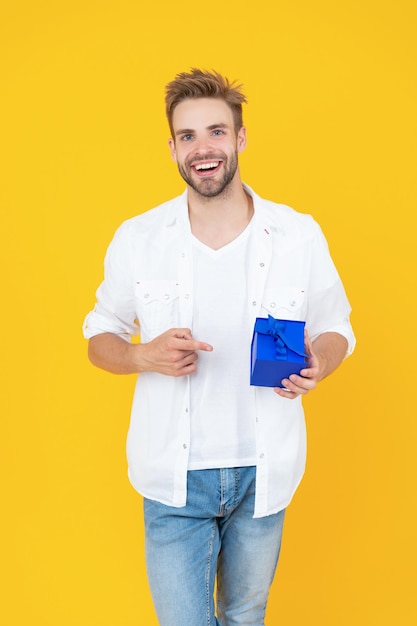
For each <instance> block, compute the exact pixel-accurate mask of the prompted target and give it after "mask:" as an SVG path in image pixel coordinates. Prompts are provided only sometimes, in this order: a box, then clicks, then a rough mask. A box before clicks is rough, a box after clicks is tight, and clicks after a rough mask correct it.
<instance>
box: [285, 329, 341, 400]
mask: <svg viewBox="0 0 417 626" xmlns="http://www.w3.org/2000/svg"><path fill="white" fill-rule="evenodd" d="M304 343H305V351H306V354H307V356H308V363H307V367H306V368H304V369H302V370H301V372H300V376H298V375H297V374H291V376H290V377H289V378H284V380H282V384H283V385H284V387H285V389H282V388H281V387H275V389H274V391H275V393H276V394H278V395H279V396H281V398H288V399H289V400H294V398H297V397H298V396H300V395H305V394H306V393H308V392H309V391H311V390H312V389H315V388H316V387H317V383H318V382H319V381H320V380H322V379H323V378H325V377H326V376H328V375H329V374H331V372H333V371H334V370H335V369H336V368H337V367H338V366H339V365H340V363H341V362H342V361H343V359H344V357H345V355H346V350H347V345H348V344H347V341H346V339H345V338H344V337H343V336H342V335H340V334H338V333H334V332H329V333H323V334H322V335H319V336H318V337H317V339H315V341H314V345H313V344H312V343H311V340H310V337H309V336H308V333H307V331H305V341H304Z"/></svg>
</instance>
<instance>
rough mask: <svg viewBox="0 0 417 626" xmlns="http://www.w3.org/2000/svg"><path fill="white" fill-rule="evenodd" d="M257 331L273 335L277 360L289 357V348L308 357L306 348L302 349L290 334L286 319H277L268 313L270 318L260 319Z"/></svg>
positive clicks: (256, 327) (256, 326)
mask: <svg viewBox="0 0 417 626" xmlns="http://www.w3.org/2000/svg"><path fill="white" fill-rule="evenodd" d="M255 331H256V332H258V333H261V334H262V335H271V336H272V338H273V340H274V344H275V358H276V360H277V361H285V360H286V359H287V353H288V350H291V351H292V352H295V354H298V355H300V356H303V357H307V354H305V352H304V350H300V349H299V347H298V346H295V345H294V344H293V343H292V341H293V338H291V337H289V336H288V330H287V324H286V322H285V321H282V320H277V319H275V318H274V317H272V315H268V319H267V320H266V319H265V320H264V319H258V320H257V321H256V324H255Z"/></svg>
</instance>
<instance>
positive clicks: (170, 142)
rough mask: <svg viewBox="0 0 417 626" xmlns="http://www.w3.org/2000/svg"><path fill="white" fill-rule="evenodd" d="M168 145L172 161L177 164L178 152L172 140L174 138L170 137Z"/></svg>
mask: <svg viewBox="0 0 417 626" xmlns="http://www.w3.org/2000/svg"><path fill="white" fill-rule="evenodd" d="M168 145H169V150H170V152H171V157H172V160H173V161H174V162H175V163H176V162H177V151H176V150H175V141H174V140H173V139H172V137H170V138H169V139H168Z"/></svg>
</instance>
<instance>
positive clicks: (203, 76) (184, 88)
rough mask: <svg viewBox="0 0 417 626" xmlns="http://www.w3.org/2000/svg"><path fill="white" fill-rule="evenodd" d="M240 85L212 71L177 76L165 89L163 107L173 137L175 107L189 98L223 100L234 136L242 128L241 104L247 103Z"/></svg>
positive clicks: (194, 69) (195, 69)
mask: <svg viewBox="0 0 417 626" xmlns="http://www.w3.org/2000/svg"><path fill="white" fill-rule="evenodd" d="M241 89H242V85H237V84H236V82H235V81H234V82H232V83H231V82H230V81H229V80H228V79H227V78H226V77H224V76H222V75H221V74H218V72H215V71H214V70H213V71H211V72H208V71H206V70H199V69H197V68H192V69H191V70H190V72H182V73H181V74H177V75H176V77H175V78H174V80H173V81H171V82H170V83H168V85H167V86H166V87H165V105H166V115H167V118H168V124H169V128H170V130H171V134H172V136H173V137H174V130H173V127H172V117H173V114H174V110H175V107H176V106H177V105H178V104H179V103H180V102H182V101H183V100H188V99H190V98H219V99H221V100H224V101H225V102H226V104H227V105H228V106H229V107H230V109H231V111H232V114H233V122H234V127H235V132H236V134H237V133H238V131H239V130H240V128H242V125H243V119H242V103H243V102H247V100H246V96H245V95H244V94H243V93H242V91H241Z"/></svg>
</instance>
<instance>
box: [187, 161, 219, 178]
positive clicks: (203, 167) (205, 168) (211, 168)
mask: <svg viewBox="0 0 417 626" xmlns="http://www.w3.org/2000/svg"><path fill="white" fill-rule="evenodd" d="M221 165H222V161H221V160H213V161H205V162H200V163H194V164H193V165H191V169H192V170H193V171H194V172H195V173H196V174H197V175H198V176H200V177H202V178H204V177H206V176H211V175H212V174H215V173H216V172H218V170H219V169H220V167H221Z"/></svg>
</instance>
